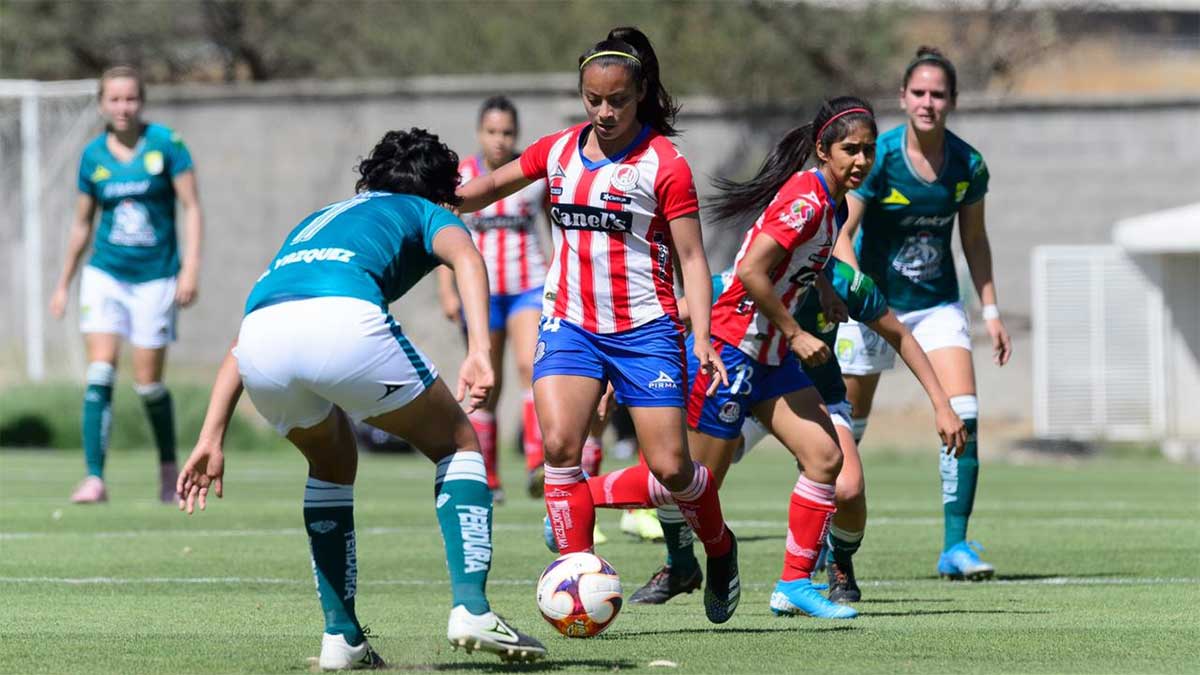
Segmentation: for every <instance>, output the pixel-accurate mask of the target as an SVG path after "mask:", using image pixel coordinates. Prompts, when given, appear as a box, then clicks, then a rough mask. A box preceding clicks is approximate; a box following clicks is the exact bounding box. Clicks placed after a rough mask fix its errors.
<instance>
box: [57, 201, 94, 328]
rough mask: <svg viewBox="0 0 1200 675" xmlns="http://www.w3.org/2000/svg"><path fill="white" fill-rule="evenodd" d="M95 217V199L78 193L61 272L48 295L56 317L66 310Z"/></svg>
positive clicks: (90, 236) (59, 316)
mask: <svg viewBox="0 0 1200 675" xmlns="http://www.w3.org/2000/svg"><path fill="white" fill-rule="evenodd" d="M95 217H96V200H95V198H93V197H92V196H91V195H89V194H84V193H80V195H79V198H78V199H76V200H75V218H74V219H73V220H72V221H71V230H70V232H68V233H67V257H66V260H64V261H63V269H62V274H60V275H59V276H58V283H57V284H56V285H55V286H54V293H53V295H51V296H50V313H51V314H52V315H53V316H54V318H56V319H61V318H62V317H63V314H64V313H65V312H66V311H67V299H68V296H69V295H70V292H71V280H72V279H74V278H75V273H76V272H78V271H79V261H80V260H82V259H83V254H84V252H85V251H87V248H88V244H90V243H91V242H92V224H93V222H94V221H95Z"/></svg>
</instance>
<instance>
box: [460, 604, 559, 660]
mask: <svg viewBox="0 0 1200 675" xmlns="http://www.w3.org/2000/svg"><path fill="white" fill-rule="evenodd" d="M446 639H448V640H450V646H451V647H453V648H455V649H459V648H462V649H464V650H466V652H467V653H471V652H474V651H485V652H491V653H493V654H495V655H497V656H499V657H500V660H501V661H506V662H507V661H515V662H526V663H528V662H532V661H537V660H538V659H540V658H542V657H544V656H546V648H545V647H543V646H542V643H541V642H538V641H537V640H536V639H534V638H533V637H531V636H529V635H525V634H524V633H522V632H521V631H519V630H517V629H516V628H513V627H512V626H511V625H509V623H508V622H507V621H505V620H504V619H502V618H500V617H499V616H498V615H497V614H496V613H495V612H488V613H486V614H478V615H476V614H472V613H470V612H468V611H467V608H466V607H464V606H463V605H458V606H457V607H455V608H454V609H452V610H450V623H449V625H448V626H447V627H446Z"/></svg>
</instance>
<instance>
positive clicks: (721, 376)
mask: <svg viewBox="0 0 1200 675" xmlns="http://www.w3.org/2000/svg"><path fill="white" fill-rule="evenodd" d="M692 353H693V354H695V355H696V359H697V360H698V361H699V362H700V373H702V374H704V375H707V376H708V377H709V378H710V380H709V383H708V390H707V391H705V392H704V395H705V396H712V395H713V394H715V393H717V386H718V385H724V386H726V387H728V386H729V373H727V372H725V362H724V361H722V360H721V355H720V354H718V353H717V350H716V348H714V347H713V345H712V342H710V341H708V340H705V341H703V342H701V341H700V340H696V346H695V348H694V349H692Z"/></svg>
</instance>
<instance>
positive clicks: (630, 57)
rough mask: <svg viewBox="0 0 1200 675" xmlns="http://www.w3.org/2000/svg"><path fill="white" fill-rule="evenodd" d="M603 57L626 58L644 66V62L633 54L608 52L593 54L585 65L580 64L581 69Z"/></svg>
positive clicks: (585, 61) (584, 61) (584, 62)
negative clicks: (593, 60)
mask: <svg viewBox="0 0 1200 675" xmlns="http://www.w3.org/2000/svg"><path fill="white" fill-rule="evenodd" d="M601 56H624V57H625V58H627V59H633V61H634V62H635V63H637V64H638V65H639V66H640V65H642V60H641V59H639V58H638V57H636V56H634V55H633V54H626V53H625V52H614V51H606V52H596V53H595V54H592V55H591V56H589V57H587V58H586V59H584V60H583V63H581V64H579V69H580V70H583V67H584V66H586V65H587V64H588V61H591V60H592V59H595V58H598V57H601Z"/></svg>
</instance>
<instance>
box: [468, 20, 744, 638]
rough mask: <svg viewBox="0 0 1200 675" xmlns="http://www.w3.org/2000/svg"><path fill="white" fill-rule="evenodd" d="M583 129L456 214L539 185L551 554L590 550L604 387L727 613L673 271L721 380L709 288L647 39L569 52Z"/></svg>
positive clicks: (541, 382) (499, 176)
mask: <svg viewBox="0 0 1200 675" xmlns="http://www.w3.org/2000/svg"><path fill="white" fill-rule="evenodd" d="M579 91H580V94H581V96H582V98H583V107H584V111H585V112H586V114H587V121H586V122H584V123H583V124H579V125H576V126H573V127H571V128H569V129H565V130H563V131H560V132H557V133H553V134H550V135H549V136H546V137H544V138H542V139H541V140H539V141H538V142H536V143H534V144H533V145H532V146H530V148H529V149H527V150H526V151H525V153H524V154H522V155H521V157H520V159H518V160H514V161H512V162H509V163H508V164H506V165H504V166H502V167H500V168H499V169H497V170H496V171H493V172H491V173H489V174H487V175H485V176H481V177H479V178H476V179H475V180H473V181H471V182H470V183H467V184H466V185H464V186H463V187H462V188H461V189H460V190H459V194H460V195H461V196H462V197H463V198H464V202H463V205H462V210H463V211H464V212H470V211H475V210H478V209H480V208H482V207H484V206H486V205H487V204H490V203H492V202H495V201H496V200H498V199H502V198H504V197H505V196H507V195H509V194H512V193H513V192H515V191H516V190H519V189H521V188H523V187H525V186H526V185H529V184H530V183H532V182H534V181H540V180H543V179H545V180H547V181H548V184H549V192H550V217H551V223H552V225H553V226H554V228H553V232H554V248H555V253H554V258H553V260H552V262H551V267H550V271H549V273H548V274H547V276H546V290H545V294H544V304H543V309H542V313H543V318H542V325H541V332H540V334H539V337H538V344H537V349H536V351H535V352H534V365H533V380H534V382H533V388H534V401H535V403H536V405H537V415H538V420H539V422H540V423H541V428H542V437H543V438H544V439H545V450H546V495H545V498H546V510H547V513H548V514H549V519H550V523H551V526H552V529H553V533H554V538H555V541H556V544H557V546H558V549H559V550H560V551H562V552H563V553H570V552H575V551H585V550H589V549H590V548H591V547H592V544H593V541H592V526H593V523H594V522H595V511H594V506H593V503H592V497H591V493H590V492H589V491H588V487H587V483H586V482H585V481H584V477H583V472H582V470H581V468H580V457H581V449H582V446H583V442H584V437H585V436H586V435H587V431H588V426H589V422H590V421H591V417H592V413H593V411H594V410H595V409H596V405H597V403H598V401H599V400H600V398H601V395H602V394H603V393H604V390H605V386H606V382H611V383H612V385H613V387H614V389H615V392H616V396H617V398H618V400H619V402H621V403H623V404H624V405H626V406H628V408H629V411H630V414H631V415H632V417H633V420H634V423H635V425H636V426H637V432H638V439H639V441H640V443H641V446H642V448H643V452H644V454H645V456H646V461H647V463H648V464H649V466H650V470H651V471H652V472H653V474H654V476H655V481H656V484H658V485H661V486H662V489H663V490H666V491H669V492H670V493H671V494H672V495H673V496H674V498H675V500H676V501H677V502H678V503H679V504H680V505H681V506H683V507H684V511H685V512H687V513H688V514H689V515H690V518H689V524H690V525H691V527H692V528H693V529H694V530H695V531H696V533H697V535H698V536H699V537H700V539H701V541H702V542H703V543H704V548H705V551H706V553H707V554H708V572H709V577H708V586H707V588H706V591H705V601H704V608H705V613H706V614H707V616H708V618H709V620H710V621H713V622H714V623H722V622H724V621H727V620H728V619H729V618H730V617H731V616H732V615H733V612H734V610H735V609H736V607H737V602H738V598H739V584H738V576H737V545H736V540H735V539H734V536H733V533H732V532H730V531H729V530H728V528H727V527H726V526H725V522H724V518H723V517H722V515H721V504H720V501H719V498H718V497H717V492H716V486H715V485H713V484H712V481H711V478H710V474H709V471H708V469H707V468H705V467H704V466H703V465H700V464H696V463H694V462H693V461H692V460H691V457H690V456H689V454H688V449H687V444H686V439H685V437H684V433H683V421H684V415H683V392H684V389H685V388H686V386H687V380H686V377H687V371H686V364H685V363H684V353H683V350H684V345H683V335H682V332H681V326H680V324H679V322H678V319H677V318H676V307H675V295H674V292H673V285H674V262H675V260H674V259H675V256H678V259H679V264H680V267H681V269H682V271H683V282H684V291H685V294H686V296H687V298H688V301H689V303H690V304H691V305H692V306H693V307H697V308H703V309H700V310H697V311H694V312H693V316H692V327H693V330H694V331H695V333H696V335H697V336H698V338H699V339H698V340H697V341H696V346H695V358H696V359H697V363H698V364H699V365H698V369H700V370H702V371H703V372H705V373H706V376H707V377H709V378H710V379H713V378H714V374H715V379H716V380H719V381H724V380H725V373H724V366H723V364H722V363H721V359H720V357H719V356H717V354H716V352H715V350H714V349H713V348H712V346H711V345H710V344H709V342H708V335H709V332H708V329H709V311H708V308H709V307H710V305H711V292H712V286H711V283H710V281H709V271H708V263H707V262H706V261H705V258H704V249H703V245H702V240H701V235H700V220H699V217H698V212H699V205H698V203H697V201H696V191H695V186H694V185H693V183H692V175H691V169H690V168H689V167H688V164H687V161H686V160H684V158H683V155H682V154H681V153H680V152H679V151H678V150H677V149H676V148H675V146H674V145H673V144H672V143H671V142H670V140H669V137H670V136H672V135H674V134H675V129H674V127H673V121H674V116H675V112H676V111H677V107H676V106H675V105H674V103H673V102H672V100H671V98H670V96H668V95H667V92H666V90H665V89H664V88H663V85H662V81H661V80H660V78H659V68H658V59H657V57H656V56H655V53H654V49H653V48H652V47H651V45H650V41H649V40H648V39H647V38H646V36H645V35H643V34H642V33H641V32H640V31H638V30H636V29H633V28H617V29H614V30H613V31H611V32H610V33H609V34H608V38H607V39H605V40H603V41H601V42H599V43H597V44H596V45H595V46H594V47H592V48H591V49H589V50H588V51H587V52H586V53H584V54H583V55H582V56H580V58H579Z"/></svg>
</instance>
